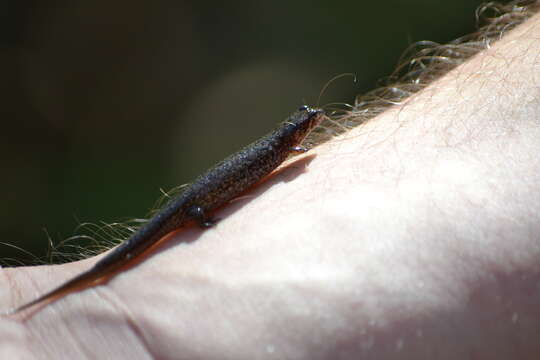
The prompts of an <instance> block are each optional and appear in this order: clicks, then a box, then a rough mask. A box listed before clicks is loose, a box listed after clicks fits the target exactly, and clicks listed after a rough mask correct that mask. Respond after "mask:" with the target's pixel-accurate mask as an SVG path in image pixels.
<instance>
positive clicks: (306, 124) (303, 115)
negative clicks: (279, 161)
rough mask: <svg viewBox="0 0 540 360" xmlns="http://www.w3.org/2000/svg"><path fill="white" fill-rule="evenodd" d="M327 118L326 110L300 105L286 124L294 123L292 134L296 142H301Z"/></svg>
mask: <svg viewBox="0 0 540 360" xmlns="http://www.w3.org/2000/svg"><path fill="white" fill-rule="evenodd" d="M324 118H325V115H324V111H323V110H321V109H313V108H310V107H309V106H307V105H304V106H302V107H300V108H299V109H298V110H297V111H296V112H294V113H293V114H292V115H291V116H289V118H288V119H287V120H286V121H285V123H286V124H290V125H293V126H294V127H293V129H291V130H293V131H292V133H293V134H291V135H293V137H294V138H295V139H294V140H295V141H294V142H295V143H296V144H299V143H301V142H302V140H304V138H305V137H306V136H307V135H308V134H309V133H310V132H311V130H313V129H314V128H315V127H317V126H318V125H319V124H320V123H321V122H322V121H323V120H324Z"/></svg>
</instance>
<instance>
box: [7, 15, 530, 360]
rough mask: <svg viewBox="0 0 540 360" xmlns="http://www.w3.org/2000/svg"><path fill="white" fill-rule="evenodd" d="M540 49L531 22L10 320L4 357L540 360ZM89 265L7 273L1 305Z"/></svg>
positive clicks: (25, 297) (88, 262) (16, 301)
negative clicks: (212, 218) (139, 255)
mask: <svg viewBox="0 0 540 360" xmlns="http://www.w3.org/2000/svg"><path fill="white" fill-rule="evenodd" d="M539 40H540V16H538V15H536V16H535V17H533V18H532V19H530V20H528V21H527V22H526V23H525V24H523V25H521V26H520V27H518V28H517V29H515V30H513V31H512V32H511V33H509V34H507V35H506V36H505V37H504V38H503V39H502V40H500V41H498V42H497V43H495V44H494V45H493V46H492V47H491V48H489V49H487V50H485V51H483V52H482V53H481V54H479V55H478V56H476V57H474V58H472V59H471V60H469V61H467V62H466V63H465V64H463V65H461V66H460V67H458V68H457V69H455V70H454V71H452V72H450V73H449V74H447V75H446V76H444V77H443V78H442V79H440V80H439V81H437V82H436V83H434V84H433V85H432V86H430V87H429V88H427V89H425V90H424V91H422V92H421V93H419V94H417V95H416V96H414V97H413V98H411V99H410V100H408V101H407V102H406V103H405V104H403V105H401V106H399V107H396V108H394V109H392V110H389V111H387V112H385V113H384V114H382V115H381V116H379V117H377V118H375V119H373V120H372V121H370V122H369V123H367V124H365V125H363V126H361V127H358V128H355V129H354V130H352V131H350V132H349V133H347V134H346V135H344V136H343V137H341V138H338V139H335V140H333V141H331V142H329V143H327V144H324V145H322V146H319V147H317V148H315V149H312V150H311V151H310V152H309V153H307V154H305V155H302V156H301V157H297V158H295V159H294V160H293V161H292V162H289V164H288V166H287V167H286V168H285V169H283V170H282V171H281V172H279V173H278V174H276V175H274V176H273V177H271V178H270V179H268V181H266V182H265V183H264V184H261V185H260V186H258V187H257V188H255V189H253V191H251V192H250V193H249V194H248V195H249V198H244V199H241V200H239V201H236V202H234V203H233V204H230V205H229V206H227V207H225V208H223V209H221V210H220V211H219V212H218V213H217V214H216V216H218V217H220V218H222V220H221V221H220V222H219V223H218V225H217V226H215V227H213V228H211V229H208V230H200V229H198V228H196V227H190V228H187V229H185V230H183V231H181V232H179V233H177V234H175V235H174V237H172V238H171V239H169V240H168V241H167V242H166V243H164V244H163V245H162V246H161V247H160V248H159V249H158V250H157V251H155V252H154V253H153V254H151V255H150V256H149V257H147V258H146V259H145V260H144V261H143V262H141V263H139V264H138V265H136V266H134V267H132V268H131V269H128V270H126V271H124V272H122V273H121V274H119V275H118V276H116V277H115V278H113V279H112V280H111V281H110V282H108V283H106V284H104V285H100V286H96V287H92V288H89V289H86V290H82V291H79V292H76V293H73V294H71V295H69V296H67V297H64V298H62V299H60V300H58V301H56V302H54V303H51V304H48V305H46V306H44V307H42V308H40V309H39V311H34V312H30V313H29V315H27V316H17V317H1V318H0V358H55V359H59V358H66V359H75V358H76V359H84V358H129V359H146V358H152V357H153V358H159V359H167V358H170V359H509V358H516V359H537V358H539V357H540V342H539V341H538V339H539V338H540V241H539V239H540V215H539V214H540V211H539V210H540V156H539V154H540V140H539V139H540V91H539V89H540V56H539V55H538V54H540V41H539ZM302 159H304V160H302ZM94 261H95V259H88V260H86V261H82V262H77V263H71V264H67V265H60V266H44V267H27V268H16V269H4V270H2V272H1V275H2V276H1V277H0V282H1V286H0V289H2V290H1V292H0V306H1V309H9V308H11V307H14V306H16V305H20V304H21V303H24V302H26V301H28V300H31V299H32V298H33V297H35V296H36V295H38V294H41V293H43V292H45V291H47V290H49V289H51V288H53V287H55V286H56V285H58V284H60V283H61V282H63V281H64V280H67V279H68V278H70V277H71V276H73V275H75V274H78V273H80V272H82V271H83V270H85V269H87V268H89V267H90V266H91V264H92V263H93V262H94Z"/></svg>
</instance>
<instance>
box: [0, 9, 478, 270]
mask: <svg viewBox="0 0 540 360" xmlns="http://www.w3.org/2000/svg"><path fill="white" fill-rule="evenodd" d="M479 4H480V1H474V0H452V1H442V0H441V1H438V0H408V1H403V0H387V1H379V2H374V1H361V0H355V1H313V0H311V1H304V0H298V1H234V2H232V1H231V2H217V1H216V2H214V1H152V2H150V1H141V2H138V1H114V2H111V1H81V0H58V1H46V2H44V1H34V2H32V1H18V0H9V1H7V2H6V1H5V2H4V3H3V5H4V6H3V8H2V15H0V16H1V17H2V18H1V22H0V24H1V25H0V27H1V28H0V30H1V31H0V51H1V52H2V53H1V56H0V72H1V79H2V81H1V83H0V84H1V85H0V94H1V104H2V106H1V109H2V130H1V132H0V133H1V134H2V139H1V140H2V141H1V142H0V147H1V151H0V157H1V162H2V164H3V166H2V168H3V169H2V176H0V188H1V189H2V192H3V196H2V206H0V214H1V218H2V225H1V226H0V241H1V242H4V243H8V244H11V245H14V246H18V247H20V248H22V249H24V250H26V251H28V252H30V253H32V254H34V255H36V256H37V257H38V258H41V259H46V258H47V256H46V255H47V253H48V249H49V237H50V239H51V240H52V241H53V242H54V243H58V242H59V241H61V240H63V239H65V238H67V237H69V236H72V235H73V233H74V231H75V227H76V226H77V225H78V224H79V223H80V222H86V221H90V222H99V221H105V222H114V221H118V220H125V219H129V218H133V217H143V216H145V214H146V213H147V211H148V210H149V208H150V207H151V206H152V205H153V204H154V202H155V200H156V199H157V198H158V197H159V196H160V192H159V189H160V188H162V189H169V188H171V187H173V186H175V185H178V184H182V183H185V182H188V181H190V180H191V179H192V178H193V177H194V176H196V175H197V174H199V173H200V172H202V171H203V170H205V169H206V168H208V167H209V166H211V165H212V164H213V163H214V162H216V161H218V160H220V159H222V158H223V157H225V156H226V155H228V154H229V153H231V152H233V151H235V150H237V149H239V148H240V147H241V146H243V145H244V144H246V143H249V142H250V141H251V140H253V139H255V138H257V137H259V136H261V135H263V134H264V133H266V132H267V131H268V130H270V129H271V128H272V127H273V126H274V125H275V124H276V123H278V122H279V121H281V120H282V119H283V118H284V117H286V115H288V114H289V113H290V112H291V111H292V110H294V109H296V108H297V107H298V106H300V105H302V104H304V103H307V104H314V103H316V101H317V97H318V94H319V91H320V90H321V88H322V86H323V85H324V84H325V83H326V81H328V80H329V79H331V78H332V77H333V76H335V75H338V74H341V73H348V72H353V73H356V74H357V82H356V83H353V82H352V79H351V78H343V79H340V80H338V81H336V82H335V83H333V84H332V86H330V88H329V90H328V91H327V92H326V93H325V94H324V96H323V99H322V103H327V102H331V101H340V102H353V99H354V97H355V95H357V94H359V93H362V92H365V91H367V90H369V89H372V88H374V87H375V86H376V85H377V80H378V79H381V78H384V77H385V76H387V75H389V74H390V73H391V72H392V70H393V69H394V68H395V65H396V63H397V61H398V59H399V56H400V55H401V53H402V52H403V51H404V50H405V48H406V47H407V46H408V45H409V44H411V43H413V42H416V41H419V40H433V41H437V42H447V41H450V40H452V39H454V38H457V37H459V36H462V35H465V34H467V33H470V32H472V31H473V30H474V29H475V9H476V8H477V7H478V5H479ZM43 229H46V231H47V233H48V234H49V237H48V236H47V235H46V234H45V232H44V230H43ZM83 246H85V245H84V244H83ZM60 250H62V249H60ZM66 251H70V250H69V249H68V250H66ZM0 258H3V259H6V258H11V259H12V260H5V261H4V264H15V263H17V262H15V261H13V259H18V260H19V261H21V262H23V263H32V262H35V260H36V259H35V258H33V257H31V256H29V255H27V254H25V253H24V252H22V251H20V250H17V249H15V248H13V247H10V246H8V245H5V244H0ZM52 260H55V261H62V260H63V259H62V258H55V259H52Z"/></svg>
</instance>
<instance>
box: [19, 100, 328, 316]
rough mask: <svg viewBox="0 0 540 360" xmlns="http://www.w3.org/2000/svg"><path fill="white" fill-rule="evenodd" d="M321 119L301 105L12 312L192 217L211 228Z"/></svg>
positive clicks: (126, 257) (60, 291)
mask: <svg viewBox="0 0 540 360" xmlns="http://www.w3.org/2000/svg"><path fill="white" fill-rule="evenodd" d="M323 119H324V112H323V111H322V110H320V109H312V108H309V107H308V106H302V107H301V108H300V109H299V110H298V111H296V112H295V113H293V114H292V115H291V116H290V117H289V118H288V119H287V120H286V121H284V122H283V123H281V124H280V126H279V127H278V128H277V129H275V130H274V131H272V132H271V133H269V134H268V135H266V136H264V137H262V138H260V139H259V140H257V141H255V142H254V143H252V144H250V145H248V146H246V147H245V148H243V149H242V150H240V151H239V152H237V153H235V154H233V155H231V156H229V157H228V158H226V159H225V160H223V161H221V162H220V163H218V164H217V165H215V166H214V167H212V168H211V169H210V170H208V171H206V172H205V173H204V174H202V175H201V176H199V177H198V178H197V179H196V180H195V181H194V182H193V183H192V184H191V185H190V186H188V187H187V188H186V190H185V191H184V192H183V193H182V194H181V195H180V196H178V198H177V199H175V200H173V201H172V202H171V203H170V204H168V205H167V206H166V207H165V208H164V209H163V210H162V211H160V212H159V213H158V214H157V215H156V216H154V217H153V218H152V219H150V221H149V222H148V223H147V224H145V225H144V226H142V227H141V229H140V230H139V231H137V232H136V233H135V234H134V235H133V236H132V237H130V238H129V239H127V240H126V241H124V242H123V243H122V244H120V245H119V246H118V247H117V248H115V249H114V250H113V251H112V252H111V253H109V254H108V255H106V256H105V257H104V258H103V259H101V260H99V261H98V262H97V263H96V264H95V265H94V266H93V267H92V268H90V269H89V270H87V271H85V272H83V273H82V274H80V275H78V276H76V277H74V278H73V279H71V280H68V281H67V282H65V283H64V284H62V285H60V286H59V287H57V288H55V289H53V290H51V291H50V292H48V293H46V294H44V295H42V296H40V297H38V298H37V299H35V300H32V301H30V302H29V303H27V304H24V305H22V306H20V307H18V308H16V309H15V310H14V311H12V312H11V313H17V312H20V311H23V310H25V309H28V308H30V307H32V306H34V305H37V304H39V303H42V302H45V301H49V300H53V299H55V298H58V297H60V296H62V295H65V294H67V293H70V292H72V291H74V290H76V289H79V288H83V287H85V286H90V285H92V284H94V283H96V282H98V281H99V280H102V279H103V278H105V277H109V276H111V275H112V274H114V273H115V271H117V270H119V269H120V268H122V267H123V266H125V265H126V264H127V263H128V262H129V261H130V260H131V259H133V258H136V257H137V256H139V255H141V254H142V253H144V252H145V251H146V250H148V248H149V247H151V246H152V245H153V244H155V243H156V242H157V241H159V240H160V239H161V238H163V237H164V236H166V235H167V234H170V233H171V232H173V231H174V230H177V229H178V228H180V227H182V225H184V224H185V223H186V222H187V221H189V220H195V221H196V222H197V223H198V224H199V225H200V226H201V227H204V228H206V227H209V226H212V224H213V222H212V220H211V219H210V218H208V216H207V214H208V213H210V212H211V211H212V210H215V209H216V208H218V207H220V206H222V205H225V204H226V203H228V202H229V201H230V200H232V199H234V198H235V197H237V196H239V195H240V194H242V193H243V192H244V191H245V190H247V189H248V188H249V187H251V186H252V185H254V184H256V183H257V182H259V181H260V180H261V179H262V178H264V177H265V176H266V175H268V174H270V173H271V172H272V171H273V170H274V169H275V168H277V167H278V166H279V165H280V164H281V163H282V162H283V161H285V159H287V157H288V156H289V155H291V154H292V153H298V152H305V151H306V149H304V148H303V147H301V146H300V144H301V142H302V141H303V140H304V138H305V137H306V136H307V135H308V134H309V133H310V131H311V130H312V129H313V128H315V127H316V126H317V125H319V124H320V123H321V121H322V120H323Z"/></svg>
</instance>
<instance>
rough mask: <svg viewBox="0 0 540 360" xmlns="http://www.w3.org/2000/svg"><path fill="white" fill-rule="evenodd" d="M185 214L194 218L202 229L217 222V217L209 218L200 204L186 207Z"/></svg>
mask: <svg viewBox="0 0 540 360" xmlns="http://www.w3.org/2000/svg"><path fill="white" fill-rule="evenodd" d="M187 214H188V216H189V217H191V218H192V219H193V220H195V221H196V222H197V223H198V224H199V226H200V227H201V228H203V229H206V228H209V227H211V226H213V225H215V224H216V223H217V219H209V218H207V217H206V215H205V214H204V210H203V208H202V207H200V206H192V207H190V208H189V209H188V211H187Z"/></svg>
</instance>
